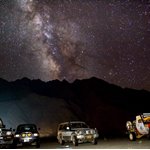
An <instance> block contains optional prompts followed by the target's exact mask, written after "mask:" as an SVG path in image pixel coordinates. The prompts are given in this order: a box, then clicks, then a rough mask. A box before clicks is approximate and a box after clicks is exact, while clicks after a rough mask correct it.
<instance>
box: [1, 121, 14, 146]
mask: <svg viewBox="0 0 150 150" xmlns="http://www.w3.org/2000/svg"><path fill="white" fill-rule="evenodd" d="M12 143H13V132H12V129H11V128H10V129H6V128H5V125H4V124H3V121H2V119H1V118H0V148H1V147H7V146H11V144H12Z"/></svg>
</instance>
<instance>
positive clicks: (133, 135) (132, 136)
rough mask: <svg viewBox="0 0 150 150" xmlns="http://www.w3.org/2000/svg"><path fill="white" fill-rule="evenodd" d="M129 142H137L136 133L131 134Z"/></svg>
mask: <svg viewBox="0 0 150 150" xmlns="http://www.w3.org/2000/svg"><path fill="white" fill-rule="evenodd" d="M129 140H130V141H135V140H136V135H135V133H134V132H130V133H129Z"/></svg>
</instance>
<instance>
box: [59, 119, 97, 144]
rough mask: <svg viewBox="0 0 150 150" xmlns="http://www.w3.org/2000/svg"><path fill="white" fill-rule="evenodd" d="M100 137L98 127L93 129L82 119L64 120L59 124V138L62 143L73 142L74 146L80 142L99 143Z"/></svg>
mask: <svg viewBox="0 0 150 150" xmlns="http://www.w3.org/2000/svg"><path fill="white" fill-rule="evenodd" d="M98 137H99V134H98V131H97V129H96V128H95V129H91V128H89V126H88V125H87V124H86V123H85V122H82V121H71V122H64V123H61V124H59V125H58V129H57V140H58V142H59V143H60V144H61V145H64V144H65V142H72V143H73V145H74V146H78V143H84V142H91V143H92V144H97V138H98Z"/></svg>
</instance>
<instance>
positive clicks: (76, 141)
mask: <svg viewBox="0 0 150 150" xmlns="http://www.w3.org/2000/svg"><path fill="white" fill-rule="evenodd" d="M72 143H73V145H74V146H78V140H77V137H76V136H73V138H72Z"/></svg>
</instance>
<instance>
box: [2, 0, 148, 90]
mask: <svg viewBox="0 0 150 150" xmlns="http://www.w3.org/2000/svg"><path fill="white" fill-rule="evenodd" d="M23 77H27V78H30V79H41V80H43V81H50V80H55V79H59V80H63V79H65V80H67V81H69V82H73V81H74V80H75V79H86V78H90V77H97V78H100V79H102V80H105V81H107V82H109V83H113V84H116V85H119V86H121V87H123V88H124V87H128V88H135V89H146V90H150V0H134V1H133V0H0V78H3V79H6V80H8V81H13V80H16V79H20V78H23Z"/></svg>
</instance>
